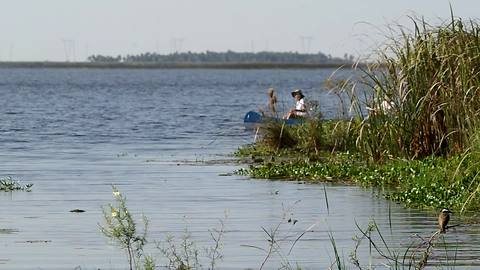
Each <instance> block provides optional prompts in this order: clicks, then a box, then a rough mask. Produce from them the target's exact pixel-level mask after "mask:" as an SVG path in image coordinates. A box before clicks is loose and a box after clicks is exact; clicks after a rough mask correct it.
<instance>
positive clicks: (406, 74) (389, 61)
mask: <svg viewBox="0 0 480 270" xmlns="http://www.w3.org/2000/svg"><path fill="white" fill-rule="evenodd" d="M412 24H413V25H414V31H413V32H408V31H407V30H404V29H402V28H400V29H399V33H398V36H395V37H393V38H391V40H390V41H389V42H387V44H386V45H385V46H384V47H383V48H382V49H380V50H379V51H378V53H377V56H378V59H377V60H378V62H377V63H376V64H374V65H371V66H370V67H369V68H368V69H367V70H364V71H365V75H366V76H367V77H368V80H367V81H366V84H367V85H368V88H369V89H371V90H372V91H371V94H370V95H369V96H368V97H367V106H368V107H369V108H370V109H371V111H370V113H369V115H368V117H367V118H365V119H364V120H363V121H362V123H361V126H360V132H359V133H360V134H359V137H358V140H357V142H358V143H357V146H358V147H359V148H360V149H361V150H362V151H363V152H364V153H367V154H368V155H369V156H370V157H371V158H372V159H374V160H381V159H384V158H385V157H386V156H387V155H394V156H398V157H405V158H413V159H419V158H424V157H428V156H431V155H435V156H447V155H454V154H458V153H461V152H463V151H464V150H465V149H466V148H468V144H467V142H468V141H469V138H470V136H471V135H472V134H473V132H474V131H476V129H477V128H478V123H479V121H478V120H479V113H480V76H479V75H480V74H479V73H480V57H479V55H480V26H479V25H478V23H477V22H475V21H473V20H469V21H463V20H462V19H461V18H456V17H454V16H453V14H452V17H451V19H450V21H447V22H444V23H443V24H441V25H439V26H432V25H430V24H428V23H427V22H425V21H424V20H419V19H414V18H412ZM352 103H354V102H352ZM356 104H357V105H358V103H356Z"/></svg>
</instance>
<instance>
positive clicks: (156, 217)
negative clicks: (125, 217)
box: [0, 69, 480, 269]
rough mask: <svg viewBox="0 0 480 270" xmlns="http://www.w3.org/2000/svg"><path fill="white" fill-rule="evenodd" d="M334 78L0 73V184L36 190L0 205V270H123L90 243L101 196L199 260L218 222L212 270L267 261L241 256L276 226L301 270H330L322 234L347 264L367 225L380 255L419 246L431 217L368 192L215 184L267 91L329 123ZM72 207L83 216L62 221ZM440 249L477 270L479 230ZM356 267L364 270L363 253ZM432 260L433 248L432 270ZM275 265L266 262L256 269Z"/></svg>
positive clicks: (103, 245)
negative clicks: (373, 228)
mask: <svg viewBox="0 0 480 270" xmlns="http://www.w3.org/2000/svg"><path fill="white" fill-rule="evenodd" d="M333 71H334V70H330V69H320V70H201V69H198V70H92V69H0V115H1V120H0V164H1V165H0V177H6V176H11V177H13V178H14V179H18V180H19V181H21V182H22V183H33V184H34V186H33V191H32V192H29V193H27V192H13V193H0V245H1V246H2V249H1V252H0V269H74V268H76V267H77V269H79V268H81V269H126V268H127V261H126V257H125V253H124V252H123V251H122V250H121V249H119V248H118V247H117V246H115V245H113V244H112V243H111V242H109V241H108V240H106V239H105V238H104V237H103V235H102V234H101V232H100V230H99V224H100V223H102V211H101V207H102V206H103V205H106V204H108V203H110V202H112V201H113V197H112V189H111V185H112V184H113V185H116V186H117V187H118V188H119V189H120V191H121V192H122V193H123V194H125V195H126V196H127V200H128V207H129V209H130V211H131V212H132V213H134V214H135V216H136V217H137V220H138V221H139V222H140V216H141V214H142V213H143V214H145V215H146V216H147V217H148V218H149V220H150V226H149V239H150V240H157V241H164V240H165V239H166V237H167V235H173V236H175V237H177V238H180V237H181V236H182V235H184V230H185V228H187V229H188V231H189V232H190V233H191V234H192V239H193V241H194V242H195V243H196V245H197V248H198V249H199V250H200V252H201V253H202V252H203V247H206V246H210V245H211V244H212V241H211V239H210V234H209V232H208V230H209V229H212V228H218V227H219V225H218V224H219V219H223V218H224V217H225V215H226V216H227V217H226V219H225V230H226V232H225V235H224V241H223V246H224V247H223V249H222V251H221V252H222V254H223V256H224V260H223V261H222V262H220V264H219V269H246V268H253V269H258V268H259V267H260V264H261V263H262V261H263V260H264V257H265V253H264V252H263V251H261V250H260V249H258V248H253V247H252V246H254V247H261V248H267V247H268V241H267V240H266V239H267V237H266V234H265V232H264V231H263V230H262V227H263V228H265V229H266V230H267V231H268V230H270V229H273V228H275V227H276V226H277V224H279V222H281V218H282V215H283V213H287V217H288V218H292V220H298V222H296V224H295V225H294V226H291V225H290V224H291V223H290V224H283V225H281V227H280V229H279V232H278V237H279V238H282V239H283V238H285V239H284V241H281V245H282V248H283V251H284V254H285V256H286V258H287V259H288V260H289V261H290V263H291V264H292V265H294V266H295V265H296V264H298V265H300V266H301V267H303V269H327V268H328V267H329V266H330V265H332V262H333V261H334V253H333V249H332V245H331V243H330V239H329V234H330V233H331V234H333V237H334V238H335V241H336V244H337V247H338V249H339V252H340V253H341V254H340V255H341V256H343V258H345V261H346V262H347V263H348V260H349V259H348V257H349V254H350V251H351V250H352V249H353V247H354V242H353V241H352V237H353V236H354V235H355V234H358V230H357V229H356V227H355V222H357V223H358V224H360V226H362V227H365V226H366V225H367V224H368V223H369V222H370V221H371V220H375V221H376V222H377V223H378V225H379V227H380V228H381V229H382V232H383V233H384V236H385V238H386V239H387V241H388V242H389V243H390V244H391V245H392V247H399V246H402V247H406V246H408V244H409V243H410V242H412V241H413V240H415V239H418V238H416V237H415V236H414V235H415V234H418V235H421V236H424V237H428V236H429V235H431V234H432V233H433V232H434V231H435V230H436V215H437V213H435V212H431V211H420V210H411V209H406V208H404V207H402V206H401V205H397V204H394V203H389V202H388V201H385V200H384V199H383V198H382V197H381V196H378V192H375V191H374V190H371V189H362V188H359V187H356V186H343V185H327V186H326V187H325V189H324V186H323V185H305V184H301V183H296V182H279V181H265V180H252V179H249V178H247V177H241V176H236V175H229V176H224V175H225V174H228V173H231V172H232V171H234V170H236V169H238V168H240V167H241V165H239V164H236V163H235V162H230V161H231V160H232V157H231V156H230V154H231V153H232V152H233V151H234V150H236V149H237V148H238V147H239V146H241V145H244V144H247V143H252V142H253V138H254V135H253V134H252V132H251V131H249V130H245V128H244V126H243V116H244V114H245V113H246V112H247V111H249V110H252V109H257V108H258V107H259V106H261V105H262V104H265V103H266V100H267V97H266V89H267V88H268V87H271V86H273V87H275V88H276V89H277V91H278V93H277V94H278V98H279V101H280V102H281V106H280V107H281V108H284V109H285V110H286V108H288V107H290V106H292V105H293V104H292V102H293V101H292V98H291V97H290V95H289V92H290V91H291V90H292V89H294V88H302V89H304V92H305V94H306V95H307V97H310V98H313V99H316V100H319V101H320V104H321V108H322V112H323V114H324V116H325V117H327V118H334V117H336V116H337V115H338V108H339V106H338V100H337V99H336V97H335V96H334V95H330V94H329V93H328V91H327V90H325V89H324V88H323V86H322V82H323V81H324V80H325V79H326V78H327V77H328V76H330V74H331V73H332V72H333ZM350 72H351V71H341V72H340V75H342V76H350V75H351V73H350ZM210 161H214V162H210ZM325 191H326V194H327V196H328V204H329V207H328V208H327V206H326V202H327V200H326V199H325ZM76 208H79V209H83V210H85V211H86V212H85V213H70V212H69V211H70V210H72V209H76ZM287 210H289V211H287ZM389 213H390V217H391V218H389ZM455 222H457V223H458V220H456V218H455V217H454V218H453V220H452V224H455ZM312 224H316V226H315V227H314V228H313V231H311V232H308V233H306V234H305V235H304V236H303V237H302V238H301V239H300V241H298V242H297V243H296V245H295V247H294V249H293V251H292V253H291V254H290V255H289V256H287V253H288V250H289V248H290V246H291V245H292V243H293V242H294V240H295V237H296V236H298V235H299V234H300V233H302V232H303V231H304V230H305V229H307V228H308V227H310V226H311V225H312ZM139 227H140V226H139ZM152 242H153V241H152ZM445 242H446V244H447V246H455V247H449V251H448V252H449V255H450V257H451V258H453V257H454V256H456V261H457V264H459V265H460V266H457V267H456V268H455V269H478V268H479V267H480V259H479V255H480V227H479V226H478V225H468V226H459V227H456V228H455V229H453V230H451V231H450V232H449V233H448V234H447V235H446V236H445ZM160 245H162V243H160ZM152 246H153V245H150V246H148V248H147V251H148V252H151V253H152V254H154V255H156V256H157V257H159V252H158V251H156V250H155V249H154V248H153V247H152ZM442 246H443V245H442ZM359 254H360V259H361V261H362V262H363V263H364V264H368V254H369V253H368V245H367V246H366V247H363V248H361V249H360V251H359ZM444 257H445V251H444V248H443V247H437V248H435V249H434V254H433V257H432V261H433V262H435V261H438V260H439V259H441V258H444ZM159 258H160V257H159ZM452 260H453V259H452ZM203 262H204V264H205V261H203ZM378 262H380V261H378V260H377V263H378ZM159 264H160V265H162V264H165V261H164V260H163V261H162V260H161V259H159ZM280 265H281V259H280V258H279V256H272V258H271V260H269V261H268V262H267V264H266V266H265V269H277V268H278V267H279V266H280ZM351 268H352V269H353V268H354V267H353V266H352V267H351ZM378 269H382V266H379V268H378ZM432 269H433V268H432Z"/></svg>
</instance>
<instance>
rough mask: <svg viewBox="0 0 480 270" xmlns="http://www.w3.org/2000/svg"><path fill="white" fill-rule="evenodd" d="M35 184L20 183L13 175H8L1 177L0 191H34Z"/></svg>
mask: <svg viewBox="0 0 480 270" xmlns="http://www.w3.org/2000/svg"><path fill="white" fill-rule="evenodd" d="M32 186H33V184H25V185H23V184H20V182H18V181H17V180H14V179H13V178H12V177H10V176H7V177H4V178H0V191H4V192H12V191H26V192H30V191H32Z"/></svg>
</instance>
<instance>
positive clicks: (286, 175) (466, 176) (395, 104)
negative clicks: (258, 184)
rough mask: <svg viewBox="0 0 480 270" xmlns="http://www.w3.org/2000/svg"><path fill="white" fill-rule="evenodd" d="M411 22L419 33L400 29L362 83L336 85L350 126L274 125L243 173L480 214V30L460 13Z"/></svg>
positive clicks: (252, 149) (264, 131)
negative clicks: (359, 188)
mask: <svg viewBox="0 0 480 270" xmlns="http://www.w3.org/2000/svg"><path fill="white" fill-rule="evenodd" d="M412 23H413V25H414V31H413V32H406V31H404V30H402V29H400V30H399V33H398V35H396V37H394V38H392V39H391V40H389V42H387V44H386V45H385V47H383V48H382V49H381V50H379V51H378V54H377V59H378V63H377V64H376V65H372V66H370V67H369V68H368V69H363V70H362V71H363V73H364V79H363V80H361V81H358V80H357V81H352V82H349V83H342V84H337V85H341V89H336V91H343V92H344V93H346V94H348V96H349V98H350V100H349V101H350V102H349V103H350V104H352V105H351V108H350V109H351V111H352V112H353V113H352V116H351V118H350V119H347V120H342V121H321V120H318V119H312V120H310V121H307V122H306V123H305V124H303V125H301V126H298V127H287V126H282V125H281V124H279V123H266V124H264V125H263V126H262V127H261V128H260V133H261V135H262V137H261V139H260V140H259V141H258V142H257V144H256V145H255V146H247V147H245V148H242V149H241V150H240V151H239V152H238V153H237V154H238V155H239V156H243V157H248V156H252V155H253V156H254V159H253V160H254V161H256V162H257V164H256V165H253V166H251V167H250V168H249V169H243V170H240V171H239V173H241V174H247V175H251V176H253V177H258V178H268V179H272V178H281V179H304V180H310V181H342V182H345V181H346V182H350V183H356V184H360V185H363V186H375V187H385V188H386V189H385V190H386V196H387V197H388V198H390V199H393V200H396V201H400V202H403V203H405V204H407V205H409V206H415V207H426V208H442V207H450V208H453V209H454V210H457V211H460V212H464V211H468V210H477V209H479V208H480V194H478V193H479V191H480V181H479V179H478V175H479V174H480V166H479V161H480V147H479V145H480V144H479V139H478V138H479V137H480V136H479V130H480V127H479V123H480V121H479V120H480V57H478V56H479V55H480V26H479V25H478V24H477V23H476V22H474V21H463V20H462V19H459V18H455V17H454V16H453V15H452V18H451V20H450V21H448V22H445V23H443V24H441V25H438V26H431V25H429V24H428V23H426V22H424V21H417V20H413V21H412ZM398 37H400V38H398ZM360 84H361V85H362V88H363V89H364V92H361V93H360V92H359V91H357V89H358V88H359V85H360ZM365 88H366V90H365ZM287 153H288V154H287ZM292 153H297V154H296V155H292Z"/></svg>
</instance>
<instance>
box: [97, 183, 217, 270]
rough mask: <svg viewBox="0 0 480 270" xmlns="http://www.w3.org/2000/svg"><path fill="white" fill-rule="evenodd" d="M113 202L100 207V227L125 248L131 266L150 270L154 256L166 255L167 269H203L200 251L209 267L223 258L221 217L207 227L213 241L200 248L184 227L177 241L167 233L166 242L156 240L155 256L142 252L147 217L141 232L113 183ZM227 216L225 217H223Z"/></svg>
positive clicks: (154, 264) (213, 267)
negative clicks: (217, 225) (218, 226)
mask: <svg viewBox="0 0 480 270" xmlns="http://www.w3.org/2000/svg"><path fill="white" fill-rule="evenodd" d="M112 189H113V197H114V199H115V202H114V203H113V204H109V205H107V206H104V207H103V208H102V210H103V219H104V220H103V223H104V224H103V225H100V230H101V232H102V233H103V235H105V236H106V237H107V238H108V239H110V240H112V241H113V242H115V243H116V244H118V245H119V246H120V247H121V248H122V249H124V250H125V251H126V254H127V260H128V264H129V269H130V270H133V269H135V270H142V269H144V270H153V269H156V268H157V264H156V260H155V259H158V260H161V259H166V260H167V261H168V262H167V264H166V265H165V268H166V269H171V270H199V269H205V268H204V267H203V265H202V264H201V259H200V254H201V253H202V255H204V256H205V257H206V258H208V262H206V264H208V269H209V270H214V269H216V267H217V265H218V263H219V262H220V261H221V260H222V259H223V255H222V253H221V251H222V247H223V242H222V241H223V237H224V234H225V223H224V220H220V228H219V229H216V228H214V229H211V230H209V233H210V236H211V238H212V240H213V244H212V245H211V246H208V247H204V248H203V252H201V251H200V249H198V248H197V246H196V243H195V242H193V241H192V235H191V233H190V232H189V231H188V229H187V228H186V229H185V231H184V234H183V236H182V237H181V240H180V242H177V241H176V238H175V237H174V236H171V235H169V236H167V238H166V240H165V244H164V245H162V242H156V248H157V249H158V250H159V251H160V253H161V254H162V255H163V257H162V258H154V257H153V256H151V255H147V254H145V252H144V248H145V245H146V244H147V242H148V241H147V228H148V224H149V222H148V219H147V218H146V217H145V216H143V217H142V219H143V226H144V227H143V232H139V231H138V230H137V224H136V223H135V222H134V219H133V216H132V214H131V213H130V211H129V210H128V208H127V204H126V197H125V196H124V195H123V194H122V193H120V191H119V190H118V189H117V188H116V187H115V186H112ZM225 219H226V217H225Z"/></svg>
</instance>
